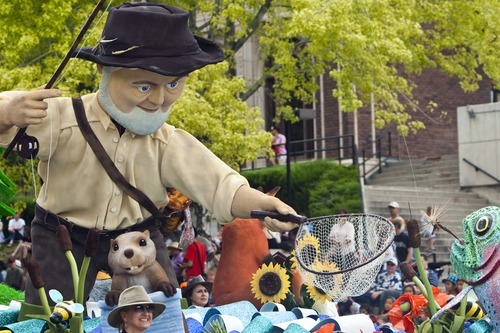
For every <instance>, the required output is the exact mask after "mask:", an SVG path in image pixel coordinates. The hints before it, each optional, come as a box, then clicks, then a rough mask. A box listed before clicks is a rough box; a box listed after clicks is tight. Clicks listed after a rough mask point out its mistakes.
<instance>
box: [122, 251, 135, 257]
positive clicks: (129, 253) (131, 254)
mask: <svg viewBox="0 0 500 333" xmlns="http://www.w3.org/2000/svg"><path fill="white" fill-rule="evenodd" d="M123 254H125V257H127V258H129V259H130V258H132V257H133V256H134V250H132V249H126V250H125V252H124V253H123Z"/></svg>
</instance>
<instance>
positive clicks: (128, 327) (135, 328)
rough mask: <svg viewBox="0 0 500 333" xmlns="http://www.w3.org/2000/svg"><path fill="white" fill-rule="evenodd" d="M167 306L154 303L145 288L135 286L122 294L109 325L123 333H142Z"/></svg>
mask: <svg viewBox="0 0 500 333" xmlns="http://www.w3.org/2000/svg"><path fill="white" fill-rule="evenodd" d="M163 310H165V304H163V303H157V302H153V301H152V300H151V298H150V297H149V296H148V294H147V293H146V290H145V289H144V287H143V286H133V287H130V288H127V289H125V290H124V291H123V292H122V293H121V294H120V299H119V301H118V306H117V307H116V308H115V309H113V310H112V311H111V312H110V313H109V315H108V323H109V325H111V326H112V327H117V328H118V332H122V333H142V332H144V331H145V330H147V329H148V328H149V326H151V322H152V321H153V319H155V318H156V317H158V316H159V315H160V314H161V313H162V312H163Z"/></svg>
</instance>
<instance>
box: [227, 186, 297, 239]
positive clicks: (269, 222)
mask: <svg viewBox="0 0 500 333" xmlns="http://www.w3.org/2000/svg"><path fill="white" fill-rule="evenodd" d="M254 210H262V211H270V212H278V213H280V214H282V215H288V214H295V210H293V208H292V207H290V206H288V205H287V204H285V203H284V202H283V201H281V200H280V199H278V198H275V197H272V196H269V195H266V194H264V193H262V192H260V191H257V190H256V189H253V188H251V187H249V186H246V185H244V186H241V187H240V188H239V189H238V191H236V194H235V196H234V199H233V204H232V206H231V212H232V214H233V216H236V217H241V218H249V217H251V215H250V214H251V211H254ZM262 223H263V224H264V226H265V227H266V228H268V229H269V230H271V231H279V232H286V231H290V230H292V229H295V228H296V227H297V224H295V223H290V222H282V221H278V220H277V219H274V218H271V217H264V218H263V221H262Z"/></svg>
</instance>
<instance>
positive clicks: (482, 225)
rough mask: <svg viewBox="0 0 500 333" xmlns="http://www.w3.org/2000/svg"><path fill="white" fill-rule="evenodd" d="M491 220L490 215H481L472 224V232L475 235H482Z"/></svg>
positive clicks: (488, 227)
mask: <svg viewBox="0 0 500 333" xmlns="http://www.w3.org/2000/svg"><path fill="white" fill-rule="evenodd" d="M492 222H493V220H492V218H491V216H490V215H483V216H481V217H480V218H479V219H478V220H477V221H476V225H475V226H474V233H475V234H476V235H477V236H480V237H481V236H484V235H486V233H487V232H488V231H489V230H490V229H491V224H492Z"/></svg>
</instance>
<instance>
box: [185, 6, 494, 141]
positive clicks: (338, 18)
mask: <svg viewBox="0 0 500 333" xmlns="http://www.w3.org/2000/svg"><path fill="white" fill-rule="evenodd" d="M176 4H177V5H179V6H181V7H184V8H186V9H187V10H190V11H191V12H192V13H194V14H193V17H198V18H203V19H201V20H197V21H196V20H194V21H193V22H195V24H193V29H194V30H198V31H203V32H206V33H208V35H209V36H212V37H213V38H215V39H217V40H218V41H221V43H222V44H223V45H224V46H225V48H226V54H227V57H228V59H229V61H230V63H231V64H234V60H232V58H231V57H232V56H233V55H234V54H235V53H236V52H237V51H238V50H239V48H240V47H241V46H242V45H243V43H244V42H245V41H246V40H247V39H248V38H250V36H253V37H255V39H256V40H258V42H259V44H260V46H261V51H262V58H263V60H265V61H268V63H270V64H271V65H269V66H268V67H267V68H266V69H265V72H264V77H273V78H274V80H275V87H274V89H273V92H272V94H273V99H274V101H275V102H276V103H277V106H278V111H279V115H283V116H285V117H286V118H290V117H292V115H291V113H290V111H291V107H290V102H291V101H293V100H301V101H303V102H304V103H311V102H313V96H314V93H315V91H316V90H317V89H318V86H317V83H316V77H317V76H318V75H319V74H321V73H325V72H327V73H329V75H330V76H331V77H332V78H333V79H334V81H335V82H336V84H337V87H336V88H335V90H334V91H333V92H332V93H333V95H334V96H335V97H336V98H338V99H339V101H340V104H341V105H342V107H343V109H344V110H345V111H353V110H356V109H358V108H359V107H361V106H362V105H364V104H367V103H369V101H370V100H371V98H372V96H373V97H374V102H375V106H376V107H375V110H376V120H375V121H376V125H377V126H378V127H379V128H382V127H384V126H386V125H387V124H389V123H396V124H397V125H398V129H399V131H400V132H401V133H402V134H404V135H405V134H407V133H408V132H409V131H413V132H415V131H417V130H419V129H422V128H424V126H423V123H421V122H419V121H415V120H413V119H412V117H411V112H410V111H411V110H413V109H415V108H417V107H419V106H418V103H417V102H416V101H415V100H414V99H413V96H412V90H413V88H414V82H412V80H411V79H410V77H411V76H412V75H414V74H416V75H418V74H420V73H421V72H422V70H423V69H425V68H438V69H439V70H440V71H442V72H444V73H446V74H449V75H451V76H456V77H457V78H458V79H459V80H460V84H461V86H462V88H463V89H464V90H465V91H472V90H474V89H477V87H478V84H477V83H478V81H479V80H481V79H483V76H482V74H481V73H484V74H486V76H487V77H488V78H490V79H491V81H492V84H493V86H494V87H496V88H499V87H500V69H499V67H498V65H497V62H498V59H499V56H500V50H499V49H498V47H497V45H498V39H499V33H500V24H499V21H498V20H497V19H496V13H498V1H497V0H470V1H465V0H336V1H331V0H248V1H243V0H236V1H235V0H231V1H229V0H226V1H224V0H217V1H214V0H201V1H189V0H188V1H182V0H178V1H176ZM264 77H263V78H264ZM263 78H253V80H250V82H251V83H252V85H249V87H248V90H249V91H250V92H253V91H255V89H256V86H259V85H262V83H263V82H264V80H263ZM249 95H250V94H249V93H245V94H244V95H243V96H245V97H248V96H249ZM427 102H428V103H429V106H428V108H430V109H434V108H435V104H434V103H433V101H427Z"/></svg>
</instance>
